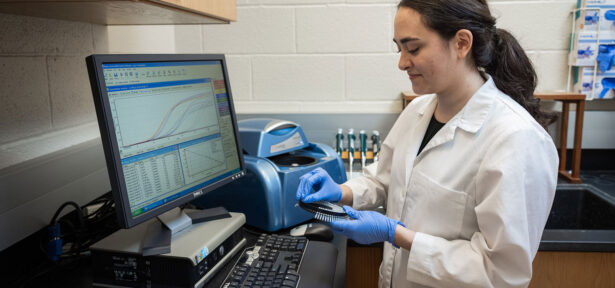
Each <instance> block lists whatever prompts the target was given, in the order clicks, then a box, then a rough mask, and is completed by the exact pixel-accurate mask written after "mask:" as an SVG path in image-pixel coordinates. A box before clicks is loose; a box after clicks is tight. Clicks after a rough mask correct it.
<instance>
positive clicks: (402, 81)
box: [202, 0, 576, 113]
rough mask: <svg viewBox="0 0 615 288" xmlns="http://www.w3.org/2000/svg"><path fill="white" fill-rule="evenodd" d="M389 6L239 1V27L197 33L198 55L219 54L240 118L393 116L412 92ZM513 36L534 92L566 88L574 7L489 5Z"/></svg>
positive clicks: (369, 1) (371, 1) (329, 0)
mask: <svg viewBox="0 0 615 288" xmlns="http://www.w3.org/2000/svg"><path fill="white" fill-rule="evenodd" d="M397 2H398V1H392V0H300V1H296V0H254V1H252V0H239V1H238V2H237V4H238V8H237V14H238V21H237V22H236V23H232V24H230V25H225V26H222V27H220V26H203V27H202V32H203V39H204V42H203V45H202V47H203V52H216V53H225V54H227V55H228V58H229V71H231V72H230V73H231V84H232V89H233V94H234V96H235V99H236V106H237V110H238V111H239V112H240V113H280V112H285V113H362V112H369V113H397V112H399V111H400V109H401V107H400V106H399V97H400V95H399V93H400V91H402V90H410V89H411V84H410V82H409V80H408V78H407V77H406V76H405V74H404V73H402V72H400V71H399V70H398V69H397V60H398V55H397V54H396V48H395V46H394V44H393V42H392V38H393V19H394V17H395V11H396V4H397ZM489 3H490V5H491V9H492V13H493V14H494V15H496V17H497V18H498V24H497V26H498V27H500V28H504V29H508V30H509V31H511V32H512V33H513V34H514V35H516V36H517V37H518V39H519V40H520V42H521V45H522V46H523V47H524V48H525V49H526V51H527V53H528V54H529V56H530V58H531V59H532V61H533V62H534V64H535V67H536V70H537V73H538V76H539V85H538V89H539V90H560V91H561V90H565V88H566V87H565V86H566V81H567V65H566V55H567V49H568V46H567V45H568V39H569V30H570V20H571V19H570V15H569V11H570V9H572V8H573V7H574V6H575V4H576V1H575V0H566V1H563V0H562V1H489Z"/></svg>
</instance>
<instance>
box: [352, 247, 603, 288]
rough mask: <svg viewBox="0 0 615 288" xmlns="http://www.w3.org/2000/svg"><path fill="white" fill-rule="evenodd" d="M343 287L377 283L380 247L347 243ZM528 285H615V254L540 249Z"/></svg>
mask: <svg viewBox="0 0 615 288" xmlns="http://www.w3.org/2000/svg"><path fill="white" fill-rule="evenodd" d="M346 253H347V255H346V287H357V288H362V287H366V288H367V287H376V286H378V267H379V266H380V262H381V261H382V247H369V246H358V247H357V246H355V247H353V246H348V248H347V250H346ZM532 266H533V274H532V281H531V282H530V285H529V287H530V288H543V287H544V288H548V287H558V288H567V287H570V288H573V287H574V288H577V287H615V273H613V271H615V253H609V252H550V251H539V252H538V254H537V255H536V257H535V258H534V262H533V263H532Z"/></svg>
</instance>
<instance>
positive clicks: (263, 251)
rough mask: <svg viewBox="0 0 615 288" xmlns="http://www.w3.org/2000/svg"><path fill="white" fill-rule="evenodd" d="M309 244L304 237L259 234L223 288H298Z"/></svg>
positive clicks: (238, 261)
mask: <svg viewBox="0 0 615 288" xmlns="http://www.w3.org/2000/svg"><path fill="white" fill-rule="evenodd" d="M307 244H308V240H307V239H306V238H305V237H293V236H285V235H267V234H262V235H260V236H259V238H258V240H257V241H256V244H255V245H254V247H249V248H246V249H245V250H244V251H243V252H242V254H241V256H240V257H239V259H238V260H237V262H236V263H235V266H234V267H233V269H232V271H231V272H230V273H229V274H228V276H227V277H226V279H224V282H223V284H222V287H223V288H235V287H253V288H255V287H293V288H296V287H297V285H298V284H299V282H300V281H301V277H300V276H299V272H298V271H299V268H300V266H301V260H302V259H303V255H304V252H305V248H306V246H307Z"/></svg>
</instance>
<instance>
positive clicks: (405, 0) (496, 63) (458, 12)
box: [398, 0, 556, 127]
mask: <svg viewBox="0 0 615 288" xmlns="http://www.w3.org/2000/svg"><path fill="white" fill-rule="evenodd" d="M399 7H407V8H411V9H412V10H415V11H416V12H418V13H419V14H420V15H421V21H422V22H423V24H425V26H427V27H429V28H430V29H432V30H434V31H436V32H437V33H438V34H439V35H440V37H442V38H443V39H445V40H450V39H452V38H453V37H454V36H455V34H456V33H457V31H459V30H461V29H467V30H469V31H470V32H472V36H473V43H472V50H471V53H472V54H471V58H472V59H473V61H474V64H475V65H476V67H477V68H482V69H484V70H485V72H487V73H488V74H489V75H491V77H492V78H493V82H494V83H495V86H496V87H498V89H500V90H501V91H502V92H504V93H506V94H507V95H509V96H510V97H511V98H512V99H514V100H515V101H517V103H519V104H520V105H521V106H523V108H525V110H527V111H528V112H529V113H530V114H531V115H532V116H533V117H534V119H536V121H537V122H538V123H540V125H542V126H543V127H546V126H547V125H549V124H550V123H552V122H553V121H555V119H556V116H555V114H553V113H545V112H543V111H541V110H540V99H537V98H535V97H534V89H536V82H537V77H536V72H535V71H534V68H533V66H532V62H530V59H529V58H528V57H527V55H526V54H525V52H524V51H523V48H521V45H519V42H517V40H516V39H515V37H514V36H513V35H511V34H510V33H509V32H508V31H506V30H504V29H499V28H496V27H495V22H496V21H495V18H494V17H493V16H491V12H490V11H489V6H488V5H487V2H486V1H485V0H401V2H400V3H399V5H398V8H399Z"/></svg>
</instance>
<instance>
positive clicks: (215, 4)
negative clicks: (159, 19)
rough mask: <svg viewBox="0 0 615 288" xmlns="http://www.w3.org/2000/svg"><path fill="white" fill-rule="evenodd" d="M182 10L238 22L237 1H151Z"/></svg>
mask: <svg viewBox="0 0 615 288" xmlns="http://www.w3.org/2000/svg"><path fill="white" fill-rule="evenodd" d="M151 1H153V2H158V3H160V4H165V5H169V6H173V7H178V8H181V9H186V10H190V11H194V12H196V13H202V14H204V15H209V16H214V17H216V18H220V19H223V20H228V21H235V20H237V7H236V6H237V4H236V1H235V0H151Z"/></svg>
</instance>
